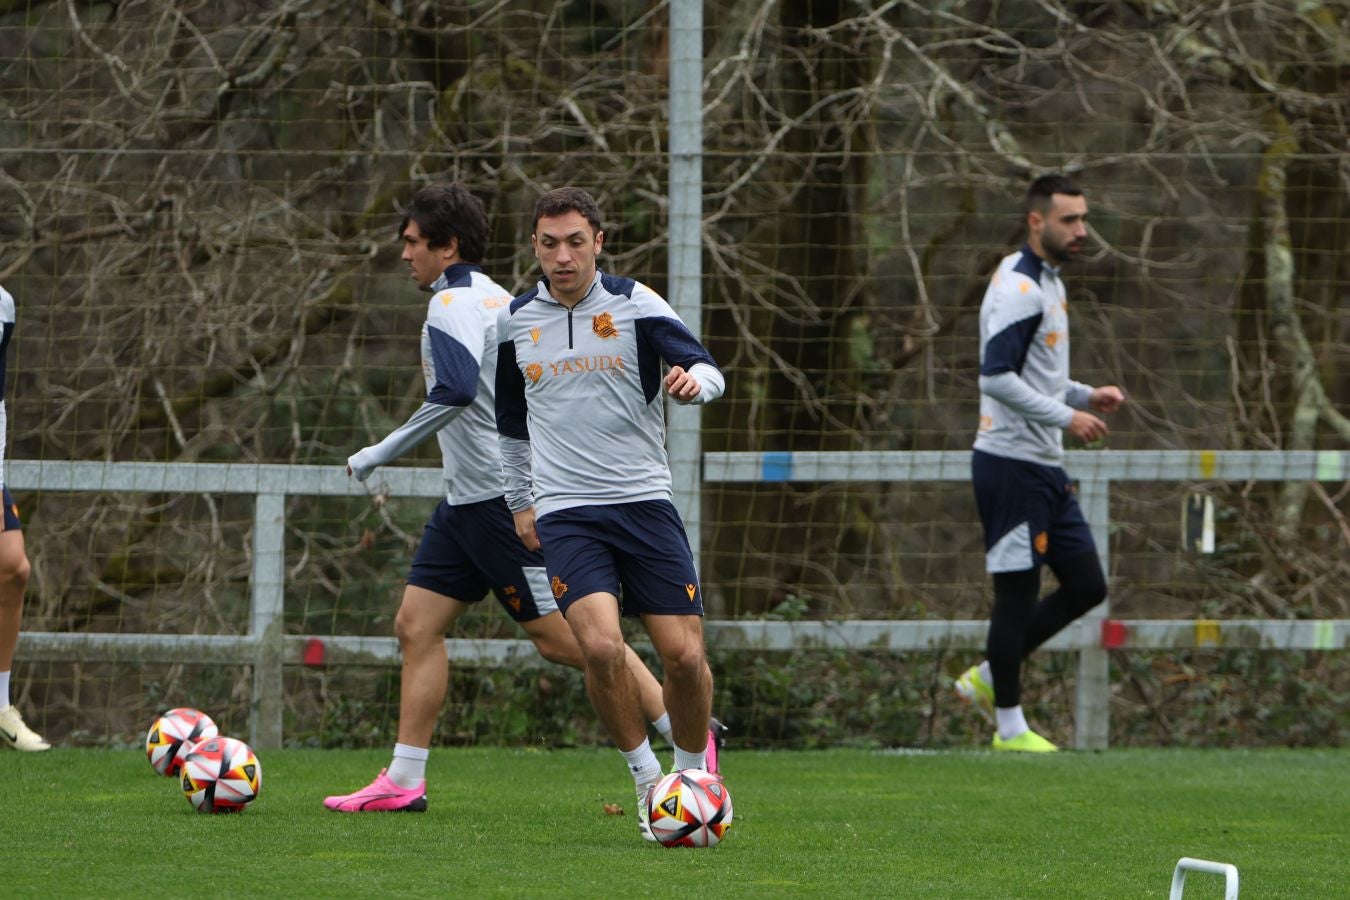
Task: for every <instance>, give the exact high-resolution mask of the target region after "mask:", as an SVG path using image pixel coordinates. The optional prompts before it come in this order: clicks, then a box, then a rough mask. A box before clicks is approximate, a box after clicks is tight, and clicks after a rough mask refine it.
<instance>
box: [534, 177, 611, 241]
mask: <svg viewBox="0 0 1350 900" xmlns="http://www.w3.org/2000/svg"><path fill="white" fill-rule="evenodd" d="M570 212H575V213H580V214H581V216H582V218H584V219H585V220H586V221H587V222H588V223H590V226H591V230H592V231H594V232H596V233H597V234H598V233H599V232H600V207H599V206H597V205H596V203H595V198H594V197H592V196H591V195H590V194H588V193H586V192H585V191H583V190H582V189H581V188H575V187H565V188H558V189H556V190H552V191H549V192H548V193H547V194H545V195H544V196H542V197H540V198H539V201H538V202H537V203H535V204H534V223H533V224H532V225H531V226H530V230H531V231H534V230H536V229H537V228H538V227H539V220H540V219H551V218H553V217H554V216H562V215H566V214H567V213H570Z"/></svg>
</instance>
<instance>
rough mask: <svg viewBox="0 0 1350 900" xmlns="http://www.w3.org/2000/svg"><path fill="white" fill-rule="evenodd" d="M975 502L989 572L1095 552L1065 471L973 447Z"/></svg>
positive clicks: (1017, 569) (1022, 569)
mask: <svg viewBox="0 0 1350 900" xmlns="http://www.w3.org/2000/svg"><path fill="white" fill-rule="evenodd" d="M970 474H971V482H972V483H973V484H974V486H975V505H976V506H978V507H979V509H980V521H981V522H982V523H983V524H984V549H985V554H984V568H985V571H987V572H1025V571H1027V570H1029V569H1035V568H1039V567H1040V566H1041V565H1042V564H1043V563H1047V562H1049V563H1053V562H1057V561H1059V560H1064V559H1072V558H1073V557H1075V556H1081V555H1082V554H1084V553H1095V552H1097V545H1096V544H1095V543H1094V542H1093V540H1092V529H1091V528H1089V527H1088V523H1087V520H1086V519H1084V518H1083V511H1082V510H1081V509H1079V508H1078V497H1077V495H1076V494H1075V493H1074V488H1073V483H1072V482H1071V481H1070V480H1069V476H1068V474H1067V473H1066V472H1065V471H1064V470H1063V469H1061V468H1060V467H1059V466H1042V465H1038V464H1036V463H1030V462H1023V461H1022V460H1020V459H1009V458H1008V457H1006V456H995V455H994V454H992V453H984V452H982V451H980V450H976V451H974V453H973V454H972V456H971V461H970Z"/></svg>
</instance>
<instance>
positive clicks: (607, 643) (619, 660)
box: [577, 631, 627, 672]
mask: <svg viewBox="0 0 1350 900" xmlns="http://www.w3.org/2000/svg"><path fill="white" fill-rule="evenodd" d="M577 643H578V644H579V645H580V646H581V654H582V656H584V657H585V659H586V667H587V668H588V669H592V670H601V671H606V672H611V671H612V672H618V671H619V670H620V669H623V668H624V667H625V666H626V665H627V659H626V658H625V653H624V647H625V644H624V642H623V635H622V634H610V633H609V632H603V631H602V632H593V633H589V634H579V635H577Z"/></svg>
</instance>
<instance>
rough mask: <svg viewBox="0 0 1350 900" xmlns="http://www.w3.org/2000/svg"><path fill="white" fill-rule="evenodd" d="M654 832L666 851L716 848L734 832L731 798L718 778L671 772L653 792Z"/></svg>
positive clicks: (690, 771) (688, 771) (695, 771)
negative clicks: (730, 832) (729, 833)
mask: <svg viewBox="0 0 1350 900" xmlns="http://www.w3.org/2000/svg"><path fill="white" fill-rule="evenodd" d="M649 802H650V812H651V829H652V834H653V835H655V837H656V839H657V840H658V841H660V842H661V843H662V844H664V845H665V846H667V847H716V846H717V845H718V844H720V843H721V842H722V840H723V839H724V838H725V837H726V835H727V830H728V829H730V828H731V795H730V794H729V793H727V786H726V785H725V784H724V783H723V782H722V779H721V777H720V776H718V775H713V774H712V773H710V772H704V771H703V770H702V769H684V770H683V771H680V772H671V773H670V774H669V775H667V776H666V777H665V778H662V779H661V780H660V781H659V782H658V783H657V785H656V787H655V788H653V789H652V792H651V796H650V801H649Z"/></svg>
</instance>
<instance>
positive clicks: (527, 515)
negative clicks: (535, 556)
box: [513, 506, 541, 550]
mask: <svg viewBox="0 0 1350 900" xmlns="http://www.w3.org/2000/svg"><path fill="white" fill-rule="evenodd" d="M513 518H514V519H515V520H516V537H518V538H520V542H521V543H522V544H524V545H525V549H526V550H538V549H539V548H540V546H541V544H540V543H539V534H538V533H537V532H536V531H535V530H534V507H533V506H527V507H526V508H525V509H522V510H521V511H520V512H518V513H514V514H513Z"/></svg>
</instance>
